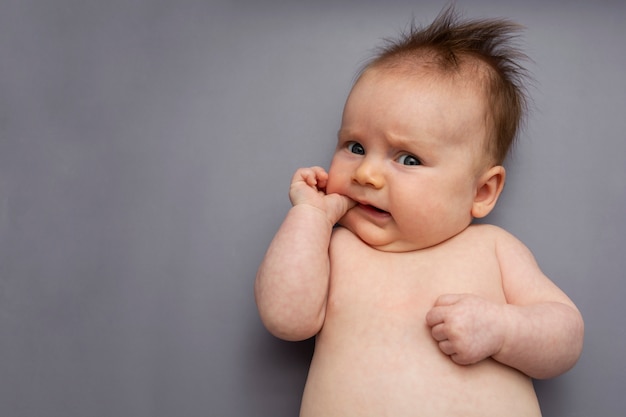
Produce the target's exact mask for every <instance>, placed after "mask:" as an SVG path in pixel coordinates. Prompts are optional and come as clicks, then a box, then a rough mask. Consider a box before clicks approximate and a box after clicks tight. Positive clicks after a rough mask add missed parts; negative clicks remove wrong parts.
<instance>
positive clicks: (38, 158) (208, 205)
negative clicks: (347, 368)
mask: <svg viewBox="0 0 626 417" xmlns="http://www.w3.org/2000/svg"><path fill="white" fill-rule="evenodd" d="M457 4H458V8H459V9H460V10H463V11H465V12H466V15H467V16H469V17H487V16H491V17H493V16H505V17H510V18H512V19H514V20H517V21H519V22H520V23H523V24H524V25H525V26H526V27H527V28H528V29H527V32H526V35H525V38H524V44H525V49H526V50H527V52H528V53H529V55H531V57H532V58H533V59H534V63H533V64H532V65H531V66H530V69H531V70H532V71H533V72H534V74H535V78H536V88H534V89H533V90H532V93H533V96H534V101H535V103H534V113H533V115H532V117H531V119H530V123H529V126H528V129H527V130H526V133H525V134H524V135H523V137H522V141H521V143H520V144H519V146H518V147H517V148H516V149H515V154H514V156H513V157H512V158H511V159H510V161H509V164H508V168H509V178H508V179H509V181H508V184H507V188H506V190H505V192H504V195H503V196H502V200H501V202H500V204H499V206H498V207H497V209H496V211H495V212H494V213H493V214H492V215H491V216H490V219H489V220H490V221H491V222H493V223H496V224H499V225H501V226H504V227H505V228H507V229H509V230H510V231H511V232H513V233H514V234H516V235H517V236H518V237H519V238H520V239H522V240H523V241H524V242H525V243H526V244H527V245H528V246H529V247H530V248H531V249H532V250H533V252H534V253H535V255H536V257H537V259H538V261H539V262H540V264H541V265H542V267H543V269H544V270H545V272H546V273H547V274H548V275H549V276H551V277H552V278H553V280H554V281H555V282H556V283H557V284H558V285H559V286H561V287H562V288H563V289H564V290H565V291H566V292H567V293H568V294H569V295H570V296H571V297H572V298H573V299H574V300H575V302H576V303H577V304H578V306H579V307H580V309H581V311H582V313H583V315H584V317H585V319H586V326H587V333H586V340H585V351H584V353H583V355H582V358H581V360H580V362H579V364H578V365H577V367H576V368H575V369H574V370H572V371H571V372H569V373H567V374H565V375H563V376H561V377H558V378H556V379H553V380H549V381H542V382H538V383H537V390H538V394H539V396H540V400H541V404H542V407H543V409H544V412H545V415H546V416H558V417H562V416H618V415H624V410H626V395H624V393H625V392H626V391H625V390H626V358H625V355H624V354H625V353H626V330H625V329H626V327H625V326H624V317H626V306H625V304H624V302H623V299H624V296H625V295H626V294H625V290H626V280H625V279H624V278H625V275H626V273H625V272H624V271H626V256H625V252H624V247H625V246H626V216H625V215H626V163H625V162H624V160H625V157H626V141H625V140H624V139H625V138H624V136H625V133H624V132H626V114H625V109H626V82H625V81H624V68H626V47H625V46H624V45H625V44H626V43H625V41H626V25H625V24H624V23H625V21H626V6H625V5H624V2H621V1H608V0H604V1H594V2H573V1H567V2H566V1H560V2H550V1H524V2H519V1H515V0H508V1H498V0H484V1H471V2H470V1H460V0H459V1H458V3H457ZM443 5H444V3H443V2H438V1H422V2H419V1H384V2H383V1H380V2H377V1H373V0H371V1H357V0H354V1H341V2H339V1H337V2H331V1H319V0H318V1H310V2H295V1H286V0H284V1H279V0H275V1H274V0H267V1H263V0H261V1H253V0H249V1H231V2H221V1H210V2H206V1H188V0H180V1H176V2H173V1H172V2H167V1H148V0H128V1H126V0H125V1H121V0H109V1H93V0H87V1H79V0H40V1H37V0H1V2H0V415H1V416H10V417H18V416H220V417H226V416H235V417H241V416H261V417H265V416H267V417H278V416H294V415H296V414H297V410H298V404H299V400H300V394H301V390H302V386H303V383H304V379H305V376H306V371H307V366H308V360H309V357H310V355H311V348H312V345H311V342H310V341H309V342H302V343H287V342H282V341H279V340H276V339H274V338H272V337H271V336H269V335H268V334H267V333H266V332H265V330H264V329H263V328H262V326H261V324H260V322H259V319H258V317H257V313H256V307H255V305H254V299H253V294H252V286H253V280H254V274H255V271H256V268H257V265H258V263H259V261H260V259H261V257H262V256H263V253H264V251H265V249H266V247H267V244H268V243H269V240H270V239H271V237H272V235H273V233H274V231H275V230H276V228H277V226H278V225H279V223H280V221H281V218H282V217H283V215H284V214H285V212H286V211H287V210H288V208H289V202H288V199H287V188H288V185H289V180H290V178H291V175H292V172H293V171H294V170H295V168H296V167H299V166H304V165H311V164H320V165H324V166H327V165H328V162H329V160H330V156H331V152H332V150H333V147H334V141H335V132H336V130H337V128H338V126H339V121H340V113H341V109H342V106H343V101H344V99H345V96H346V94H347V93H348V90H349V88H350V84H351V82H352V79H353V77H354V74H355V72H356V70H357V68H358V67H359V66H360V64H361V63H362V62H363V60H364V59H366V58H367V57H369V55H370V51H371V50H372V48H373V47H374V46H375V45H379V44H380V42H379V41H380V39H381V38H383V37H389V36H394V35H395V34H397V33H398V31H399V30H400V29H402V28H404V27H406V25H407V24H408V23H409V21H410V20H411V17H412V16H415V19H416V21H417V22H418V23H428V22H429V21H430V20H432V18H433V17H434V16H435V15H436V13H437V12H438V11H439V9H440V8H441V7H442V6H443Z"/></svg>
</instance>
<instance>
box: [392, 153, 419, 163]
mask: <svg viewBox="0 0 626 417" xmlns="http://www.w3.org/2000/svg"><path fill="white" fill-rule="evenodd" d="M397 161H398V162H399V163H401V164H402V165H408V166H413V165H422V163H421V162H420V160H419V159H417V158H416V157H414V156H413V155H408V154H405V155H402V156H400V157H399V158H398V159H397Z"/></svg>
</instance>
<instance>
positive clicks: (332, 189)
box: [326, 159, 346, 194]
mask: <svg viewBox="0 0 626 417" xmlns="http://www.w3.org/2000/svg"><path fill="white" fill-rule="evenodd" d="M341 167H342V164H341V163H338V162H337V161H336V160H334V159H333V161H332V162H331V164H330V168H329V170H328V183H327V185H326V192H327V193H328V194H330V193H340V194H342V191H344V189H345V188H346V173H345V172H346V170H345V169H342V168H341Z"/></svg>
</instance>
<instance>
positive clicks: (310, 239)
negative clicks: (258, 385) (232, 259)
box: [254, 167, 354, 340]
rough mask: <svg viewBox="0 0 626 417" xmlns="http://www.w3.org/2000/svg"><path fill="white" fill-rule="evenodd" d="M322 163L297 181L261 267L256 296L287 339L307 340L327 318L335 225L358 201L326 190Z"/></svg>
mask: <svg viewBox="0 0 626 417" xmlns="http://www.w3.org/2000/svg"><path fill="white" fill-rule="evenodd" d="M327 180H328V174H327V173H326V171H324V170H323V169H322V168H319V167H313V168H302V169H299V170H298V171H297V172H296V173H295V175H294V177H293V179H292V182H291V188H290V190H289V198H290V200H291V203H292V204H293V207H292V208H291V209H290V210H289V213H288V214H287V217H286V218H285V220H284V222H283V224H282V225H281V227H280V229H279V230H278V232H277V233H276V236H275V237H274V239H273V240H272V243H271V244H270V246H269V248H268V250H267V253H266V255H265V258H264V259H263V262H262V263H261V266H260V267H259V270H258V272H257V276H256V281H255V288H254V289H255V297H256V302H257V306H258V309H259V314H260V316H261V320H262V321H263V323H264V324H265V326H266V327H267V329H268V330H269V331H270V332H271V333H272V334H274V335H275V336H277V337H280V338H282V339H285V340H304V339H307V338H309V337H312V336H314V335H315V334H317V332H318V331H319V330H320V329H321V327H322V324H323V322H324V318H325V310H326V298H327V292H328V280H329V274H330V263H329V258H328V246H329V244H330V237H331V233H332V228H333V226H334V224H335V223H336V222H337V221H338V220H339V219H340V218H341V217H342V216H343V215H344V214H345V213H346V211H348V210H349V209H350V208H352V207H353V206H354V202H352V200H350V199H349V198H347V197H345V196H341V195H339V194H330V195H326V194H325V192H324V190H325V187H326V182H327Z"/></svg>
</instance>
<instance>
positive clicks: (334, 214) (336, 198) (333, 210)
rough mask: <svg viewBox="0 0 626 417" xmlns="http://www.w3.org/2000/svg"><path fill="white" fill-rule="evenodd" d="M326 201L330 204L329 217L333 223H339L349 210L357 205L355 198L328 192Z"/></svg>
mask: <svg viewBox="0 0 626 417" xmlns="http://www.w3.org/2000/svg"><path fill="white" fill-rule="evenodd" d="M326 201H327V204H328V211H327V214H328V219H329V220H330V221H331V223H333V224H334V223H337V222H338V221H339V219H341V218H342V217H343V215H344V214H346V212H347V211H348V210H350V209H351V208H352V207H354V206H356V202H355V201H354V200H352V199H350V198H348V197H346V196H345V195H341V194H328V195H327V196H326Z"/></svg>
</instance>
